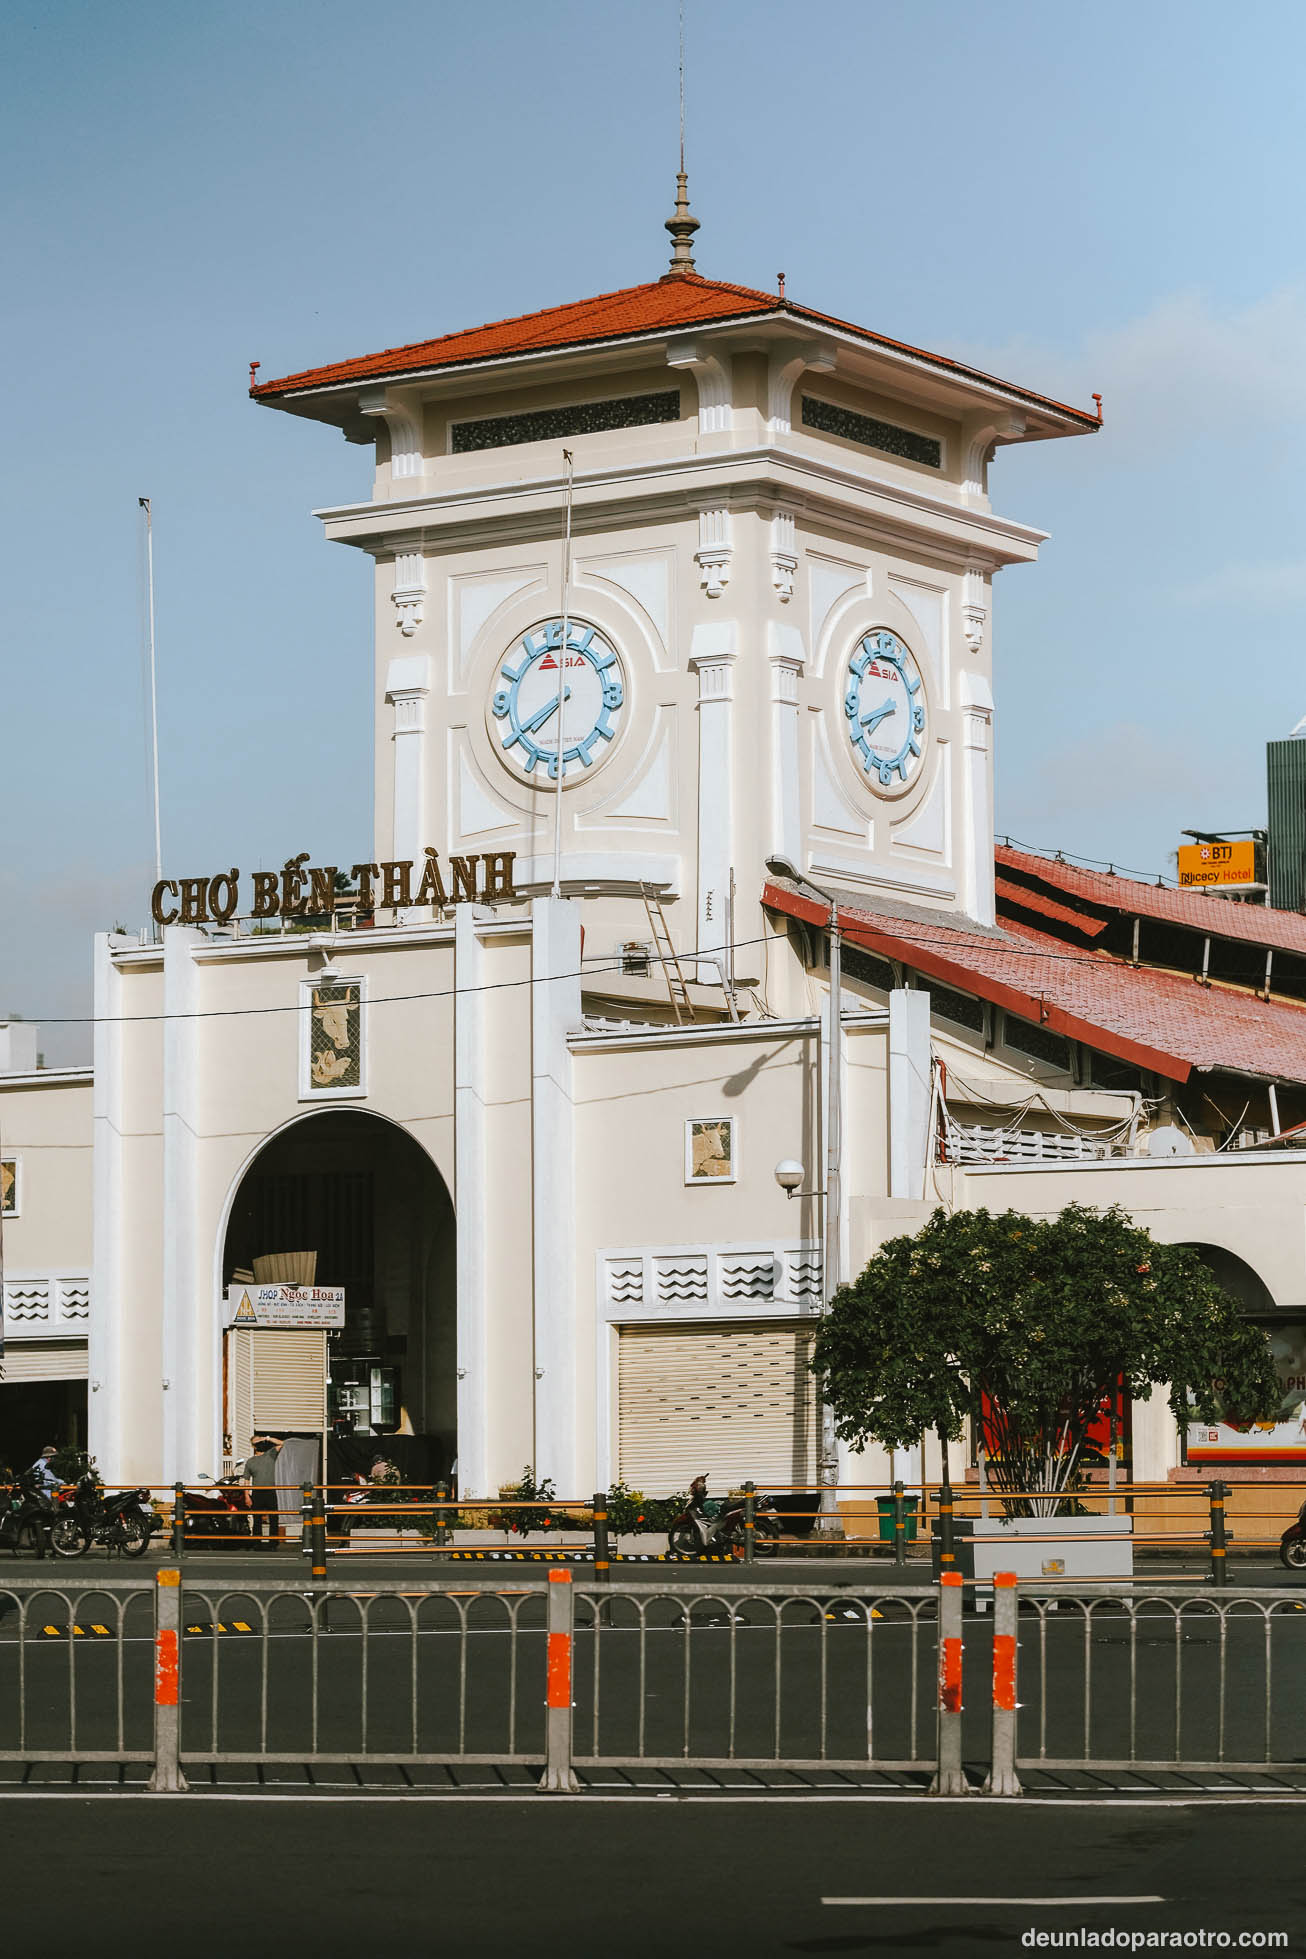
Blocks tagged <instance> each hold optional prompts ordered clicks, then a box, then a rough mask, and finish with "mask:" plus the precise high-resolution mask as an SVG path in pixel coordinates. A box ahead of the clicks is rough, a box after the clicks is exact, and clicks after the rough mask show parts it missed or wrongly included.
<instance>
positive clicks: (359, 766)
mask: <svg viewBox="0 0 1306 1959" xmlns="http://www.w3.org/2000/svg"><path fill="white" fill-rule="evenodd" d="M688 8H689V83H688V114H689V168H690V181H691V190H692V196H693V203H694V209H695V211H696V213H697V215H698V216H699V218H700V219H701V220H702V225H703V229H702V231H701V232H700V234H699V239H698V244H697V250H698V262H699V267H700V270H702V271H704V272H705V273H707V274H709V275H710V276H718V277H722V278H726V279H736V280H740V281H742V282H744V283H748V284H756V285H761V286H768V287H769V286H770V285H771V284H772V283H773V281H774V277H775V274H776V272H777V271H779V270H781V269H783V270H784V271H785V273H786V275H787V279H788V290H789V292H790V294H791V295H792V296H793V297H795V298H796V299H799V300H800V301H803V302H805V303H808V304H811V305H814V306H817V307H820V308H822V309H825V310H827V311H829V312H831V313H834V314H837V315H840V316H842V317H844V318H847V319H850V320H856V321H859V322H861V323H863V324H866V325H868V326H873V327H875V328H877V329H879V330H881V331H884V332H887V333H890V334H894V335H897V336H900V337H902V338H904V339H908V340H912V341H916V342H918V343H920V344H923V345H925V346H928V347H931V348H933V349H936V350H938V351H940V352H948V353H954V354H957V355H960V356H962V357H965V358H969V359H972V360H977V361H979V362H981V363H982V364H984V365H987V366H989V367H991V368H993V369H994V370H995V371H997V372H998V373H1001V374H1003V375H1005V376H1007V377H1008V378H1010V379H1013V380H1018V381H1020V382H1022V383H1024V384H1026V385H1028V386H1030V387H1033V388H1036V389H1040V390H1043V391H1046V392H1048V393H1051V394H1054V395H1057V396H1060V397H1061V398H1063V399H1068V400H1071V401H1075V402H1078V403H1083V404H1087V402H1088V401H1089V398H1090V396H1091V394H1092V392H1093V391H1094V390H1100V391H1101V393H1102V394H1103V396H1104V398H1105V407H1106V416H1107V425H1106V429H1105V430H1104V432H1103V434H1102V435H1101V436H1099V437H1096V438H1093V439H1090V440H1082V441H1074V442H1058V443H1047V444H1041V445H1037V446H1034V447H1032V448H1030V449H1027V450H1023V451H1020V450H1018V451H1015V452H1008V453H1007V454H1005V455H1003V456H1000V458H999V461H998V464H997V467H996V469H995V471H994V484H993V487H994V494H995V502H996V503H997V505H998V506H999V507H1000V508H1001V509H1002V510H1003V511H1004V512H1007V513H1009V514H1011V515H1013V516H1016V517H1019V518H1022V519H1024V520H1026V521H1028V522H1032V523H1035V524H1038V525H1040V526H1041V527H1043V528H1045V529H1047V530H1049V531H1050V532H1051V533H1052V538H1051V541H1050V543H1049V544H1048V545H1047V546H1045V548H1044V555H1043V558H1042V561H1041V563H1040V564H1039V566H1038V567H1036V568H1034V569H1032V570H1029V569H1025V570H1020V571H1016V572H1010V573H1007V574H1006V575H1005V576H1004V577H1003V578H1002V579H1001V580H1000V581H999V583H998V589H997V596H996V600H995V651H996V671H997V693H998V708H999V717H998V729H999V732H998V757H999V790H998V817H999V827H1000V829H1002V830H1008V831H1010V832H1011V833H1012V834H1013V835H1015V836H1016V837H1018V838H1020V839H1022V840H1024V841H1026V842H1029V843H1032V844H1034V845H1036V846H1039V847H1062V848H1064V849H1066V850H1069V851H1074V852H1078V853H1080V854H1082V855H1085V856H1089V857H1094V858H1102V859H1108V860H1114V861H1115V862H1117V863H1118V864H1123V865H1129V866H1133V867H1136V868H1138V869H1140V870H1143V871H1155V870H1159V869H1164V868H1166V866H1167V864H1168V860H1169V854H1170V852H1171V851H1172V850H1173V848H1174V845H1175V843H1176V842H1177V841H1178V833H1179V830H1180V829H1181V828H1182V827H1183V826H1185V825H1194V824H1195V825H1211V826H1215V825H1221V824H1227V825H1233V824H1242V823H1254V822H1257V821H1260V820H1262V819H1263V814H1264V804H1265V788H1264V744H1265V742H1266V740H1267V739H1270V738H1272V737H1276V736H1279V735H1282V734H1285V733H1287V732H1288V730H1289V729H1290V728H1291V727H1292V726H1293V725H1294V724H1295V722H1296V721H1297V720H1298V719H1299V718H1300V717H1301V715H1302V714H1303V713H1306V673H1304V672H1303V663H1302V660H1301V656H1300V651H1299V645H1300V639H1301V625H1300V623H1299V618H1298V614H1299V612H1300V594H1301V591H1302V587H1303V583H1304V582H1306V548H1304V547H1303V542H1302V536H1301V524H1300V517H1299V509H1300V503H1301V491H1300V486H1299V478H1300V471H1301V464H1300V456H1301V452H1302V447H1303V437H1304V436H1306V378H1303V377H1304V375H1306V368H1304V366H1303V362H1302V358H1301V354H1302V344H1303V329H1304V328H1306V279H1304V276H1303V267H1302V260H1301V241H1302V223H1301V211H1300V186H1301V182H1302V178H1303V165H1304V164H1306V155H1304V154H1303V152H1304V151H1306V137H1304V135H1303V129H1304V128H1306V120H1304V119H1303V116H1302V102H1301V95H1302V76H1303V72H1306V63H1304V60H1303V57H1304V56H1306V9H1303V8H1302V7H1301V6H1300V4H1297V0H1292V3H1291V4H1280V0H1252V4H1249V5H1246V6H1244V7H1242V8H1241V9H1239V10H1237V11H1234V10H1230V9H1229V8H1228V7H1227V6H1223V5H1221V6H1216V5H1213V4H1208V0H1185V3H1184V4H1170V0H1129V4H1117V0H1095V4H1094V5H1093V6H1091V7H1086V8H1085V7H1080V8H1075V7H1071V6H1069V5H1067V4H1064V3H1061V4H1057V3H1055V0H1054V4H1048V0H1040V4H1025V0H988V4H978V5H977V4H975V3H974V0H915V4H910V5H907V4H898V5H888V4H879V3H878V0H825V4H823V5H822V6H821V7H820V8H817V9H811V10H803V11H800V10H798V9H796V8H794V7H793V6H792V5H782V4H778V0H747V4H745V3H744V0H688ZM676 115H677V110H676V19H675V0H639V3H638V4H627V0H609V4H600V3H599V0H560V4H555V5H554V6H551V7H548V8H541V7H539V6H536V5H529V4H522V0H491V4H488V5H481V6H477V7H471V6H454V5H448V4H437V3H435V0H428V4H415V0H374V4H372V5H371V6H370V7H368V8H366V9H359V8H358V7H357V6H356V5H354V4H352V0H350V3H349V4H345V0H311V4H309V3H308V0H281V4H273V5H271V6H264V5H260V6H251V5H244V4H226V3H224V0H213V4H209V5H206V6H203V7H199V6H183V7H178V6H176V5H175V4H168V5H157V4H136V5H124V4H120V3H119V0H92V3H90V4H72V3H71V0H39V4H33V3H32V0H8V4H7V6H6V7H5V9H4V13H3V21H2V22H0V187H2V193H3V197H4V200H5V204H4V219H3V226H4V231H3V240H4V243H3V254H4V257H3V262H4V265H5V268H6V273H7V278H6V281H5V284H6V288H7V295H6V301H5V307H4V316H3V317H4V338H5V349H6V354H7V367H8V371H9V373H10V377H11V383H10V395H9V404H8V412H7V418H6V419H7V428H6V436H7V442H6V457H7V463H8V467H7V468H6V470H5V471H4V474H3V479H2V481H0V497H2V498H3V522H4V535H5V541H6V547H7V548H6V554H5V556H6V569H5V576H4V580H3V615H2V619H0V629H2V630H3V644H4V649H5V658H4V674H5V691H4V710H3V720H2V722H0V728H2V730H3V733H2V736H0V740H2V743H3V746H2V747H0V769H2V771H3V783H4V801H5V809H6V813H7V817H8V833H9V849H8V850H7V851H6V852H5V854H4V860H3V868H0V900H2V902H3V916H4V927H5V929H4V932H3V935H2V936H0V1010H4V1011H21V1012H23V1013H25V1014H27V1015H28V1016H29V1017H33V1018H39V1019H43V1020H45V1021H47V1022H48V1023H53V1022H54V1021H55V1020H56V1018H58V1017H60V1016H69V1015H76V1014H78V1013H84V1012H86V1011H87V1009H88V1005H89V998H90V952H89V940H88V935H89V934H90V932H92V931H93V930H95V929H96V928H102V927H105V926H111V925H113V924H114V923H115V922H117V921H122V922H124V923H126V924H129V925H134V924H136V923H138V922H140V921H141V920H142V918H143V917H144V916H145V914H146V909H147V901H148V889H149V884H150V881H151V857H152V843H151V824H150V813H149V801H148V792H147V775H146V748H145V742H144V722H143V712H142V687H141V666H142V659H141V648H142V631H141V620H140V584H139V569H138V559H139V524H138V511H137V504H136V499H137V497H138V496H139V495H143V494H148V495H150V496H152V497H153V499H154V504H155V512H156V531H155V538H156V551H157V575H158V647H159V664H160V724H161V735H162V743H163V751H164V759H163V767H162V793H163V812H164V838H165V858H166V861H167V865H168V868H169V869H170V870H171V871H172V872H173V873H174V874H178V873H179V874H188V873H193V872H198V871H200V870H213V869H217V868H220V867H222V866H225V865H230V864H233V863H234V864H239V865H240V866H242V868H244V869H245V870H247V871H248V870H251V869H254V868H257V867H258V866H259V865H260V864H279V863H280V862H281V861H282V860H283V859H284V858H285V857H286V856H287V855H289V854H291V853H292V852H296V851H299V850H303V849H309V850H311V851H312V853H313V858H314V861H315V862H329V861H333V860H338V861H341V862H345V863H349V862H353V861H354V860H355V858H356V857H358V856H359V855H361V854H362V852H363V849H364V847H365V844H366V842H367V840H368V835H369V830H370V807H371V784H370V779H369V769H370V757H369V740H368V715H369V711H370V706H369V703H370V694H369V674H370V662H371V647H370V635H371V621H370V609H369V603H370V582H369V579H368V577H367V575H366V566H365V563H364V562H362V561H360V560H359V559H358V558H357V557H356V556H355V555H354V554H353V553H348V552H345V551H343V550H340V549H336V548H333V547H329V546H327V545H326V544H325V543H324V542H323V541H322V539H321V535H320V530H319V527H318V525H317V524H316V523H315V521H314V520H313V519H312V518H311V517H310V515H309V512H310V510H311V509H312V508H313V507H315V506H320V505H322V504H327V503H332V502H336V501H339V500H343V499H347V498H349V497H352V496H356V495H360V494H365V493H366V485H367V470H368V455H367V452H366V451H363V450H359V449H355V448H351V447H349V446H348V445H346V444H345V443H344V442H343V441H341V439H340V438H339V436H338V435H336V434H335V433H334V432H333V431H330V430H325V429H320V428H317V427H315V426H313V425H309V424H300V423H296V422H292V421H290V420H288V419H287V418H284V417H281V416H277V415H273V414H270V413H268V412H266V411H264V410H258V409H255V408H253V407H252V406H250V405H249V404H248V402H247V400H246V397H245V387H246V380H247V371H248V364H249V362H250V360H252V359H257V360H259V361H261V362H262V371H263V374H264V375H265V376H267V375H275V374H278V373H284V372H287V371H290V370H292V369H295V368H299V367H304V366H309V365H311V364H313V363H316V362H319V361H324V360H329V359H333V358H338V357H342V356H345V355H348V354H356V353H364V352H369V351H371V350H373V349H375V348H379V347H384V346H391V345H394V344H396V343H399V342H402V341H405V340H412V339H417V338H421V337H424V336H426V335H429V334H433V333H438V332H442V331H445V330H448V329H452V328H456V327H459V326H466V325H471V324H474V323H476V322H478V321H481V320H489V319H494V318H497V317H500V316H502V315H506V314H511V313H517V312H522V311H526V310H529V309H531V308H532V307H535V306H540V305H547V304H550V303H553V302H556V301H562V300H566V299H572V298H578V297H581V296H583V295H585V294H587V293H592V292H599V291H604V290H607V289H609V288H612V287H616V286H621V285H625V284H632V283H635V282H638V281H640V280H643V279H646V278H650V277H653V276H656V274H657V273H658V272H659V271H660V270H661V269H662V263H663V260H664V257H665V253H666V239H665V234H664V232H663V231H662V228H661V226H662V220H663V218H664V217H665V216H667V215H668V212H669V210H670V200H671V194H672V189H673V184H672V178H673V173H674V169H675V145H676ZM44 1047H45V1050H46V1054H47V1058H48V1059H49V1060H50V1061H51V1062H52V1063H57V1062H61V1061H67V1060H75V1059H79V1058H81V1057H82V1056H84V1055H85V1054H86V1053H87V1052H88V1051H89V1040H88V1036H87V1034H86V1032H85V1030H83V1029H77V1028H58V1027H56V1026H54V1025H53V1024H51V1025H49V1027H48V1032H47V1035H46V1038H45V1041H44Z"/></svg>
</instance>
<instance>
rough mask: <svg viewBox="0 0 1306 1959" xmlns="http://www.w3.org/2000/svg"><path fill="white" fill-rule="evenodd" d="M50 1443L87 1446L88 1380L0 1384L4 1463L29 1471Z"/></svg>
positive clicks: (0, 1437) (0, 1460)
mask: <svg viewBox="0 0 1306 1959" xmlns="http://www.w3.org/2000/svg"><path fill="white" fill-rule="evenodd" d="M47 1442H53V1443H54V1446H55V1448H56V1449H62V1448H65V1447H68V1448H74V1449H84V1448H85V1447H86V1383H85V1381H12V1382H0V1464H5V1463H7V1464H8V1465H9V1466H10V1467H11V1468H13V1469H26V1468H27V1466H28V1464H29V1463H32V1462H35V1460H36V1458H37V1456H38V1454H39V1453H40V1451H41V1450H42V1449H43V1448H44V1447H45V1445H46V1443H47Z"/></svg>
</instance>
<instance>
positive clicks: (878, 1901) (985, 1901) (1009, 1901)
mask: <svg viewBox="0 0 1306 1959" xmlns="http://www.w3.org/2000/svg"><path fill="white" fill-rule="evenodd" d="M1166 1902H1167V1900H1166V1899H1165V1898H1163V1897H1161V1896H1159V1895H1158V1894H1151V1893H1146V1894H1142V1895H1140V1896H1138V1897H1134V1898H1126V1897H1120V1898H1108V1897H1091V1898H822V1900H821V1903H822V1904H823V1905H917V1906H921V1907H929V1906H933V1905H1021V1906H1026V1905H1036V1906H1038V1907H1040V1908H1042V1909H1046V1908H1047V1907H1048V1906H1050V1905H1075V1906H1077V1907H1079V1908H1080V1909H1082V1908H1083V1907H1084V1906H1086V1905H1163V1904H1165V1903H1166Z"/></svg>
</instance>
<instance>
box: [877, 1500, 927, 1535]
mask: <svg viewBox="0 0 1306 1959" xmlns="http://www.w3.org/2000/svg"><path fill="white" fill-rule="evenodd" d="M896 1501H897V1499H896V1498H895V1497H891V1496H877V1497H876V1499H875V1507H876V1509H877V1510H878V1511H879V1513H880V1542H881V1544H892V1543H893V1506H894V1503H895V1502H896ZM919 1502H920V1498H919V1497H914V1496H905V1497H904V1498H903V1499H902V1541H903V1543H904V1544H914V1543H915V1542H916V1526H917V1516H916V1506H917V1504H918V1503H919Z"/></svg>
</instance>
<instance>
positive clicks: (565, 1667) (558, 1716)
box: [539, 1568, 580, 1796]
mask: <svg viewBox="0 0 1306 1959" xmlns="http://www.w3.org/2000/svg"><path fill="white" fill-rule="evenodd" d="M547 1597H548V1657H547V1660H546V1663H545V1695H544V1701H545V1716H544V1721H545V1737H544V1741H545V1759H544V1774H543V1775H542V1776H541V1778H540V1781H539V1788H540V1790H541V1792H542V1793H543V1794H544V1795H553V1796H574V1795H576V1794H578V1792H579V1789H580V1784H579V1783H578V1782H577V1780H576V1775H575V1771H574V1770H573V1768H572V1766H571V1656H572V1641H573V1638H574V1636H575V1609H574V1604H573V1601H574V1598H575V1594H574V1592H573V1591H572V1584H571V1573H570V1572H569V1571H567V1570H566V1569H565V1568H564V1569H562V1570H559V1571H551V1572H550V1573H549V1585H548V1594H547Z"/></svg>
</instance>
